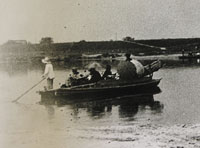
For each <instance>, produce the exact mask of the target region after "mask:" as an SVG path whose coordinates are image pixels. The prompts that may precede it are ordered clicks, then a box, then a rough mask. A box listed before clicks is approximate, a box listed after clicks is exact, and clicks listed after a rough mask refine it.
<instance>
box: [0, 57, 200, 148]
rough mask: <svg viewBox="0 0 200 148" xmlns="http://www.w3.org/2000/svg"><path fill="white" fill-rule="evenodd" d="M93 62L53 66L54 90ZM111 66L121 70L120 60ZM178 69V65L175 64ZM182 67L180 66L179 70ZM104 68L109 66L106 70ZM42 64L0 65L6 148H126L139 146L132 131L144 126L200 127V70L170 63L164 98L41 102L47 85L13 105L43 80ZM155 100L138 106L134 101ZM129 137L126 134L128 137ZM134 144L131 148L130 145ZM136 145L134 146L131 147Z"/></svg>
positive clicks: (0, 129) (164, 72) (0, 138)
mask: <svg viewBox="0 0 200 148" xmlns="http://www.w3.org/2000/svg"><path fill="white" fill-rule="evenodd" d="M90 62H91V61H79V62H78V61H77V62H72V63H69V62H66V63H63V62H60V63H53V64H54V69H55V74H56V79H55V83H54V87H59V86H60V85H61V83H64V81H65V79H66V78H67V76H68V75H69V73H70V69H71V68H72V67H78V68H79V69H80V70H81V71H83V69H84V67H85V66H86V65H88V64H89V63H90ZM99 63H100V64H101V65H106V64H107V63H109V64H111V65H112V67H113V71H115V68H116V65H117V62H111V61H100V62H99ZM172 65H173V66H172ZM176 65H178V66H176ZM103 67H104V66H103ZM43 69H44V65H42V64H41V63H4V64H1V65H0V82H1V84H0V119H1V122H0V147H2V148H3V147H4V148H12V147H15V148H35V147H37V148H44V147H48V148H66V147H70V148H71V147H75V148H78V147H83V148H88V147H97V148H101V147H110V146H109V144H110V143H112V147H126V146H127V145H126V142H133V141H135V139H133V138H131V136H130V132H129V128H131V129H132V131H133V132H134V131H135V132H134V134H136V135H137V134H140V131H138V130H137V129H134V128H137V127H138V125H139V126H141V127H142V126H143V125H147V124H149V125H170V126H171V125H176V124H196V123H199V122H200V116H199V114H200V109H199V106H200V93H199V90H200V66H199V65H198V64H195V65H193V64H180V63H178V64H176V63H174V62H173V64H169V63H168V64H167V65H165V66H164V67H163V68H162V69H160V70H159V71H158V72H156V73H155V74H154V78H162V80H161V83H160V84H159V88H160V89H161V91H162V92H161V93H158V94H136V95H133V96H125V97H124V98H123V97H121V98H116V99H108V98H105V99H103V100H93V101H92V100H90V101H87V100H85V101H80V102H79V101H78V102H73V101H71V102H70V103H65V104H62V103H60V104H41V103H40V95H39V94H38V93H36V92H37V91H38V90H42V89H43V86H44V85H45V81H44V82H42V83H41V84H40V85H38V86H37V87H35V88H34V89H33V90H32V91H30V92H29V93H28V94H26V95H25V96H23V97H22V98H21V99H20V100H19V102H18V103H12V100H14V99H16V98H17V97H18V96H20V95H21V94H22V93H23V92H25V91H26V90H28V89H29V88H31V87H32V86H33V85H34V84H36V83H37V82H38V81H40V79H41V75H42V73H43ZM144 98H152V99H154V101H153V102H151V103H149V104H148V103H145V104H143V103H135V102H134V101H133V100H134V99H144ZM123 133H126V134H123ZM129 146H130V145H129ZM130 147H131V146H130Z"/></svg>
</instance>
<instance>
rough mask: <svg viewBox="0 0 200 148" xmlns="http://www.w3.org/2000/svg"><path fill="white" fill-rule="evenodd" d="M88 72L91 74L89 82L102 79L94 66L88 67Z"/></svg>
mask: <svg viewBox="0 0 200 148" xmlns="http://www.w3.org/2000/svg"><path fill="white" fill-rule="evenodd" d="M89 72H90V76H91V79H90V80H89V82H90V83H95V82H98V81H100V80H101V79H102V78H101V75H100V73H99V72H98V71H96V69H95V68H90V69H89Z"/></svg>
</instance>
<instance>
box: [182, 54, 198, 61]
mask: <svg viewBox="0 0 200 148" xmlns="http://www.w3.org/2000/svg"><path fill="white" fill-rule="evenodd" d="M179 59H181V60H184V59H189V60H190V59H200V55H194V56H189V55H187V56H179Z"/></svg>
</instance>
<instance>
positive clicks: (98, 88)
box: [41, 78, 162, 92]
mask: <svg viewBox="0 0 200 148" xmlns="http://www.w3.org/2000/svg"><path fill="white" fill-rule="evenodd" d="M161 79H162V78H160V79H152V80H151V81H148V82H143V83H135V84H127V85H123V86H119V85H117V86H106V87H104V86H103V87H96V88H95V87H86V88H84V87H83V88H71V87H69V88H57V89H51V90H47V91H41V92H54V91H65V90H66V91H84V90H88V91H89V90H104V89H117V88H126V87H137V86H141V85H147V84H152V83H158V84H159V83H160V81H161ZM92 84H93V83H92ZM158 84H157V85H158Z"/></svg>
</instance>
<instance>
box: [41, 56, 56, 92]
mask: <svg viewBox="0 0 200 148" xmlns="http://www.w3.org/2000/svg"><path fill="white" fill-rule="evenodd" d="M42 63H44V64H45V70H44V74H43V75H42V78H47V89H53V80H54V78H55V74H54V71H53V65H52V64H51V61H50V59H49V58H48V57H45V58H44V59H42Z"/></svg>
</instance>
